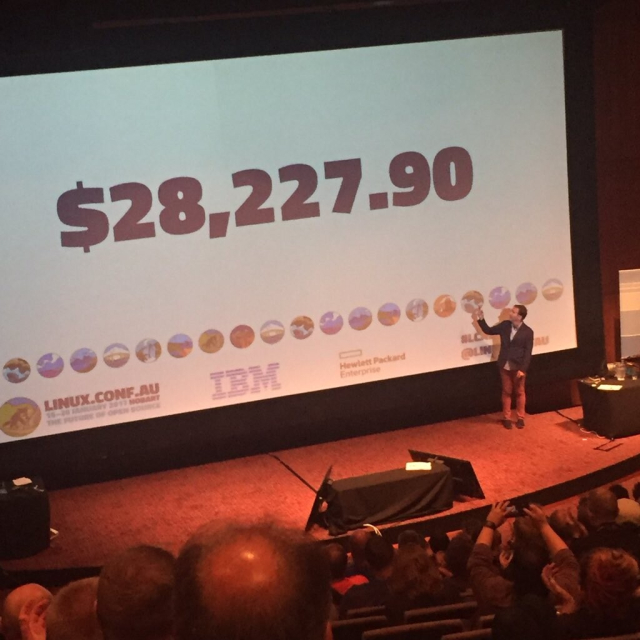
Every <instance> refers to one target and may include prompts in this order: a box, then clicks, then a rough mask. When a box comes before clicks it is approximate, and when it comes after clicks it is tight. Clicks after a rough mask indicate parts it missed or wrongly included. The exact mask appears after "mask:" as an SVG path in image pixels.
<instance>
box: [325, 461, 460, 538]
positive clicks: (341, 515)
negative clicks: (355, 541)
mask: <svg viewBox="0 0 640 640" xmlns="http://www.w3.org/2000/svg"><path fill="white" fill-rule="evenodd" d="M331 489H332V490H331V492H330V494H329V496H328V497H327V511H326V514H325V516H326V523H327V527H328V528H329V533H330V534H331V535H334V536H335V535H338V534H340V533H345V532H346V531H349V530H351V529H358V528H359V527H361V526H362V525H363V524H367V523H368V524H384V523H386V522H397V521H399V520H409V519H410V518H418V517H421V516H426V515H429V514H432V513H437V512H438V511H445V510H446V509H451V507H452V506H453V478H452V477H451V472H450V471H449V468H448V467H446V466H445V465H444V464H442V463H440V462H433V463H432V468H431V471H405V470H404V469H393V470H392V471H382V472H380V473H371V474H369V475H366V476H357V477H354V478H345V479H344V480H335V481H334V482H333V485H332V487H331Z"/></svg>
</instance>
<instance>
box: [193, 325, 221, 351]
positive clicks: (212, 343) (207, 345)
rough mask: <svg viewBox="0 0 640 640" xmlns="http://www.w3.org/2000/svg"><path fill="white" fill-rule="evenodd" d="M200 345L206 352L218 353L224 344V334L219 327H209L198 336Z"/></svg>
mask: <svg viewBox="0 0 640 640" xmlns="http://www.w3.org/2000/svg"><path fill="white" fill-rule="evenodd" d="M198 346H199V347H200V348H201V349H202V350H203V351H204V352H205V353H216V352H217V351H220V349H222V347H223V346H224V336H223V335H222V333H221V332H220V331H218V330H217V329H207V330H206V331H203V332H202V334H201V336H200V338H198Z"/></svg>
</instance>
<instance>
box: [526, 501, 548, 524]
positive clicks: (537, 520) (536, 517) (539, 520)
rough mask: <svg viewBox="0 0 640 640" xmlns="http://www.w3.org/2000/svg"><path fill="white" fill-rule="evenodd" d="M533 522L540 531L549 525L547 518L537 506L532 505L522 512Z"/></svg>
mask: <svg viewBox="0 0 640 640" xmlns="http://www.w3.org/2000/svg"><path fill="white" fill-rule="evenodd" d="M522 511H523V512H524V513H525V514H526V515H527V516H529V518H530V519H531V520H532V521H533V524H534V526H535V528H536V529H538V530H540V529H542V527H544V526H545V525H546V524H548V523H547V516H546V515H545V513H544V511H543V510H542V509H541V508H540V507H539V506H538V505H537V504H530V505H529V507H528V508H524V509H523V510H522Z"/></svg>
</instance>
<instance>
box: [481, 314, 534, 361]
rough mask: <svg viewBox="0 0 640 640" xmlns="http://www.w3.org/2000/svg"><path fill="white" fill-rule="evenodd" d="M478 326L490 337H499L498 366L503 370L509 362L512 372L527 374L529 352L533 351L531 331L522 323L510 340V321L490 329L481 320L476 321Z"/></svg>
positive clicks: (483, 320)
mask: <svg viewBox="0 0 640 640" xmlns="http://www.w3.org/2000/svg"><path fill="white" fill-rule="evenodd" d="M478 325H479V327H480V328H481V329H482V331H484V333H486V334H487V335H490V336H500V354H499V355H498V366H499V367H500V368H501V369H503V368H504V365H505V364H506V363H507V362H509V368H510V369H511V370H512V371H524V372H525V373H526V372H527V369H528V368H529V363H530V362H531V351H532V350H533V329H532V328H531V327H529V326H528V325H526V324H524V322H523V323H522V324H521V325H520V328H519V329H518V330H517V331H516V335H515V336H513V340H511V321H510V320H504V321H503V322H499V323H498V324H497V325H495V326H494V327H490V326H489V325H488V324H487V321H486V320H485V319H484V318H483V319H482V320H478Z"/></svg>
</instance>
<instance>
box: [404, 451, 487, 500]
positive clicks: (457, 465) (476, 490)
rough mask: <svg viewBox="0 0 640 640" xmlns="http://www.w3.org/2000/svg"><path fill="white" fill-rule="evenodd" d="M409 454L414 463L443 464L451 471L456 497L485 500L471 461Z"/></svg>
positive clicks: (413, 452)
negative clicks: (435, 462)
mask: <svg viewBox="0 0 640 640" xmlns="http://www.w3.org/2000/svg"><path fill="white" fill-rule="evenodd" d="M409 454H410V455H411V459H412V460H413V461H414V462H434V461H437V462H442V463H443V464H445V465H446V466H447V467H449V470H450V471H451V475H452V476H453V488H454V492H455V494H456V495H461V496H468V497H470V498H484V497H485V496H484V492H483V491H482V488H481V487H480V483H479V482H478V477H477V476H476V473H475V471H474V470H473V465H472V464H471V462H469V460H463V459H462V458H451V457H450V456H442V455H440V454H437V453H428V452H426V451H414V450H413V449H409Z"/></svg>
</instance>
